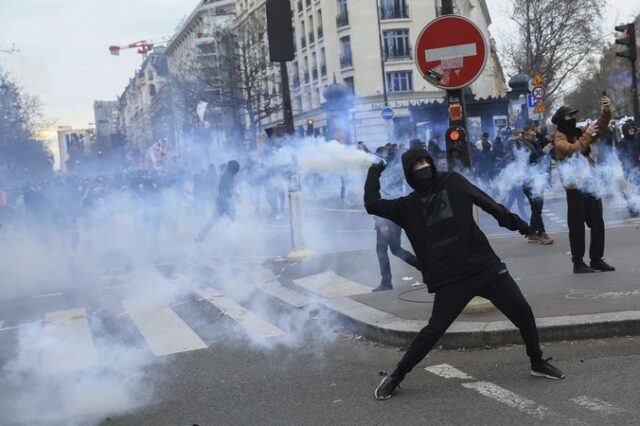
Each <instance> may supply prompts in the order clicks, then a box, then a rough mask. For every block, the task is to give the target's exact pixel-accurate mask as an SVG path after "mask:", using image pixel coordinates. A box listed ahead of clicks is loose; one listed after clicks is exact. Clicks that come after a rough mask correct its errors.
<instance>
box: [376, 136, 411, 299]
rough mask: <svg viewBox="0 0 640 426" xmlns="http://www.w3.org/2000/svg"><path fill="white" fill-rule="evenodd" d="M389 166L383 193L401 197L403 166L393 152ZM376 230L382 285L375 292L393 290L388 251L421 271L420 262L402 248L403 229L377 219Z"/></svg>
mask: <svg viewBox="0 0 640 426" xmlns="http://www.w3.org/2000/svg"><path fill="white" fill-rule="evenodd" d="M383 151H384V149H383V148H382V147H381V148H378V149H377V150H376V155H378V156H383V155H384V153H383ZM386 161H387V164H388V166H387V167H386V169H385V171H384V173H383V174H382V176H381V186H382V193H383V195H385V196H395V197H398V196H401V195H402V194H403V192H404V179H403V177H402V176H403V171H402V165H401V164H400V159H399V158H396V157H395V155H394V153H393V152H391V153H389V154H388V155H387V156H386ZM374 227H375V230H376V255H377V256H378V264H379V265H380V275H381V276H382V278H381V280H380V285H379V286H378V287H376V288H374V289H373V292H377V291H384V290H391V289H393V284H392V282H391V279H392V275H391V265H390V263H389V254H388V252H387V249H389V250H390V251H391V253H392V254H393V255H394V256H396V257H398V258H400V259H401V260H403V261H404V262H406V263H408V264H409V265H411V266H413V267H414V268H416V269H419V266H418V260H417V259H416V257H415V256H414V255H413V254H412V253H411V252H409V251H407V250H405V249H403V248H402V247H401V238H402V229H401V228H400V227H399V226H398V225H396V224H395V223H393V222H391V221H390V220H387V219H383V218H380V217H375V225H374Z"/></svg>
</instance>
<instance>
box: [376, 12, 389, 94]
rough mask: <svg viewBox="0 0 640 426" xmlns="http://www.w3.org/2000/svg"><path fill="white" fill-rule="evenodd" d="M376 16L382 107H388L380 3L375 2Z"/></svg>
mask: <svg viewBox="0 0 640 426" xmlns="http://www.w3.org/2000/svg"><path fill="white" fill-rule="evenodd" d="M376 16H377V17H378V45H379V47H380V71H381V72H382V96H383V97H384V106H389V98H388V96H387V75H386V72H385V68H384V60H385V54H384V50H383V49H384V47H383V46H384V45H383V43H382V27H381V26H380V2H379V1H378V0H376Z"/></svg>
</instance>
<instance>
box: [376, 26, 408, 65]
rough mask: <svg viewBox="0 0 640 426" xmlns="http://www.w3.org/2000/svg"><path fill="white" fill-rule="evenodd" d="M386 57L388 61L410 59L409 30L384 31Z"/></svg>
mask: <svg viewBox="0 0 640 426" xmlns="http://www.w3.org/2000/svg"><path fill="white" fill-rule="evenodd" d="M383 34H384V55H385V57H386V58H388V59H393V58H410V57H411V46H410V45H409V30H390V31H384V33H383Z"/></svg>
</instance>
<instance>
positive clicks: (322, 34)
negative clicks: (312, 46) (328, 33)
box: [318, 27, 324, 40]
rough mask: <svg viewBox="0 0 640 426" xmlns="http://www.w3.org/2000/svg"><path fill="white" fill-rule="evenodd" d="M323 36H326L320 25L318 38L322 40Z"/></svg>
mask: <svg viewBox="0 0 640 426" xmlns="http://www.w3.org/2000/svg"><path fill="white" fill-rule="evenodd" d="M322 37H324V30H323V29H322V27H318V40H320V39H321V38H322Z"/></svg>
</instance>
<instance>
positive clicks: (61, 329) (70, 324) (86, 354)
mask: <svg viewBox="0 0 640 426" xmlns="http://www.w3.org/2000/svg"><path fill="white" fill-rule="evenodd" d="M43 339H44V340H43V341H44V342H45V345H44V346H43V350H42V354H41V358H40V360H41V361H40V371H41V372H42V374H64V373H69V372H72V371H76V370H84V369H87V368H91V367H94V366H96V365H97V364H98V357H97V354H96V348H95V345H94V342H93V338H92V337H91V331H90V329H89V323H88V321H87V315H86V312H85V310H84V309H68V310H65V311H56V312H48V313H46V314H45V317H44V337H43ZM47 342H55V344H46V343H47Z"/></svg>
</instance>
